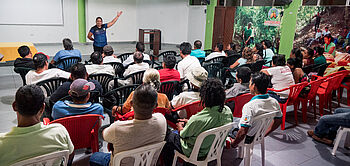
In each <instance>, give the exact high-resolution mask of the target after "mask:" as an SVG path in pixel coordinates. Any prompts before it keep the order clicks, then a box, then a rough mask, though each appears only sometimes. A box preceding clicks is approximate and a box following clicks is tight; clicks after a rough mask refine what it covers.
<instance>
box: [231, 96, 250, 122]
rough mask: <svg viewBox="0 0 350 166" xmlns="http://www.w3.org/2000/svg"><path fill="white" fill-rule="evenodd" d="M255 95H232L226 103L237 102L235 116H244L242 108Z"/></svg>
mask: <svg viewBox="0 0 350 166" xmlns="http://www.w3.org/2000/svg"><path fill="white" fill-rule="evenodd" d="M253 96H254V95H252V94H250V93H246V94H242V95H239V96H236V97H232V98H230V99H227V100H226V102H225V103H228V102H231V101H234V102H235V109H234V110H232V111H233V117H237V118H240V117H242V109H243V106H244V105H245V104H246V103H248V102H249V101H250V100H251V99H252V98H253Z"/></svg>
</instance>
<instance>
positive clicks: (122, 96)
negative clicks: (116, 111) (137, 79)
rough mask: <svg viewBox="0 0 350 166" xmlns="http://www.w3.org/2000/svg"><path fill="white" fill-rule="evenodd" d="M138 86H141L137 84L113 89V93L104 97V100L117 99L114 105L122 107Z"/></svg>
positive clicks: (110, 92)
mask: <svg viewBox="0 0 350 166" xmlns="http://www.w3.org/2000/svg"><path fill="white" fill-rule="evenodd" d="M138 86H139V85H137V84H132V85H126V86H122V87H119V88H116V89H113V90H112V91H109V92H108V93H106V94H105V95H104V98H110V97H112V98H115V100H114V101H115V103H113V105H121V104H123V103H124V102H125V101H126V99H127V98H128V97H129V95H130V93H131V92H132V91H134V90H135V89H136V88H137V87H138Z"/></svg>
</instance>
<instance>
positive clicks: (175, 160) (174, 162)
mask: <svg viewBox="0 0 350 166" xmlns="http://www.w3.org/2000/svg"><path fill="white" fill-rule="evenodd" d="M176 162H177V154H176V153H175V155H174V160H173V166H175V165H176Z"/></svg>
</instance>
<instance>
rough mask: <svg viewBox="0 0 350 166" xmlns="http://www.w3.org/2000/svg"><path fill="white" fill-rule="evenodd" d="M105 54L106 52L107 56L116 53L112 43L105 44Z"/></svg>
mask: <svg viewBox="0 0 350 166" xmlns="http://www.w3.org/2000/svg"><path fill="white" fill-rule="evenodd" d="M103 54H104V55H105V56H112V55H113V54H114V50H113V48H112V46H110V45H105V46H104V47H103Z"/></svg>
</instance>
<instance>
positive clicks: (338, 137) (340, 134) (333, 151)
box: [332, 127, 344, 156]
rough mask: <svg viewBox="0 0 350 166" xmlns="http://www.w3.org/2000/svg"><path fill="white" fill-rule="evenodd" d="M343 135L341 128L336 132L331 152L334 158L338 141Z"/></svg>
mask: <svg viewBox="0 0 350 166" xmlns="http://www.w3.org/2000/svg"><path fill="white" fill-rule="evenodd" d="M343 134H344V130H343V128H342V127H340V128H339V130H338V134H337V137H336V139H335V143H334V147H333V150H332V155H333V156H335V152H336V151H337V149H338V146H339V143H340V140H341V137H342V136H343Z"/></svg>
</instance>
